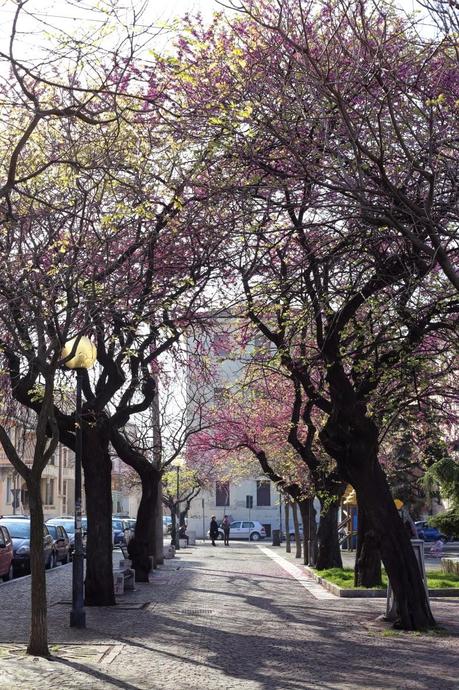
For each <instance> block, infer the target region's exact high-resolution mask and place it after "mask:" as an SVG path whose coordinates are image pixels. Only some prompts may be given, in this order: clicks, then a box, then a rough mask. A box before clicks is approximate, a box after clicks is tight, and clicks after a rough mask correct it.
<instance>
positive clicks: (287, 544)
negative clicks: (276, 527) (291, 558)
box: [284, 501, 292, 553]
mask: <svg viewBox="0 0 459 690" xmlns="http://www.w3.org/2000/svg"><path fill="white" fill-rule="evenodd" d="M284 516H285V551H286V553H291V551H292V547H291V545H290V503H289V502H288V501H285V503H284Z"/></svg>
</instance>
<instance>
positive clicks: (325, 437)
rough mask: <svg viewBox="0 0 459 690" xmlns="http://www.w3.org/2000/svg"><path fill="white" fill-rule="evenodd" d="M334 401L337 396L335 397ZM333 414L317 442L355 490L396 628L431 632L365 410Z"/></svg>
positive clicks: (432, 623) (416, 571) (417, 572)
mask: <svg viewBox="0 0 459 690" xmlns="http://www.w3.org/2000/svg"><path fill="white" fill-rule="evenodd" d="M336 395H337V396H338V393H336ZM340 408H341V404H340V405H339V408H338V409H336V410H335V411H334V412H333V413H332V414H331V415H330V416H329V418H328V420H327V422H326V424H325V427H324V428H323V429H322V431H321V433H320V438H321V440H322V442H323V444H324V447H325V449H326V450H327V452H328V453H329V454H330V455H331V456H332V457H333V458H334V459H335V460H336V462H337V465H338V471H339V473H340V475H341V476H342V477H343V478H345V479H346V480H347V481H348V482H349V483H350V484H351V485H352V486H353V487H354V489H355V491H356V496H357V503H358V506H359V510H360V511H362V510H363V511H364V513H365V520H366V519H368V524H369V525H370V526H371V529H372V531H373V533H374V538H375V539H376V541H377V543H378V544H379V547H380V552H381V557H382V560H383V563H384V565H385V568H386V572H387V574H388V576H389V579H390V582H391V585H392V589H393V591H394V595H395V598H396V601H397V610H398V619H397V621H396V626H397V627H400V628H403V629H405V630H423V629H427V628H430V627H433V626H435V620H434V618H433V615H432V612H431V610H430V604H429V600H428V595H427V593H426V590H425V587H424V582H423V579H422V576H421V572H420V570H419V567H418V564H417V561H416V557H415V554H414V551H413V548H412V546H411V542H410V540H409V537H408V534H407V533H406V531H405V529H404V527H403V523H402V521H401V519H400V516H399V514H398V512H397V509H396V507H395V505H394V501H393V498H392V495H391V493H390V489H389V485H388V482H387V479H386V476H385V474H384V472H383V470H382V469H381V466H380V465H379V462H378V430H377V428H376V426H375V424H374V423H373V422H372V420H370V419H369V418H368V417H367V416H366V414H365V411H364V409H362V410H359V409H358V408H357V406H355V408H354V409H353V410H351V412H346V411H345V410H344V409H340Z"/></svg>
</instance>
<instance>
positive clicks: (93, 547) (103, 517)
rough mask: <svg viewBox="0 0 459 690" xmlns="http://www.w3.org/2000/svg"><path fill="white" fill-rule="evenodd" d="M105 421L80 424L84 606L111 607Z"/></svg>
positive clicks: (109, 465) (109, 491) (109, 493)
mask: <svg viewBox="0 0 459 690" xmlns="http://www.w3.org/2000/svg"><path fill="white" fill-rule="evenodd" d="M108 448H109V436H108V429H107V427H106V423H105V420H102V419H100V420H97V422H96V424H95V425H92V426H91V425H90V423H88V422H87V421H86V420H85V422H84V423H83V458H82V461H83V470H84V483H85V493H86V513H87V516H88V535H87V544H86V579H85V604H86V605H87V606H113V605H114V604H115V603H116V602H115V593H114V587H113V536H112V484H111V473H112V462H111V459H110V454H109V451H108Z"/></svg>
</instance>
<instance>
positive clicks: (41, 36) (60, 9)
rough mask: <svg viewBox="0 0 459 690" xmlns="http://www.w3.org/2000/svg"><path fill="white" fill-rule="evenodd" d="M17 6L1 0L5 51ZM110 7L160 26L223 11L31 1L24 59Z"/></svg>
mask: <svg viewBox="0 0 459 690" xmlns="http://www.w3.org/2000/svg"><path fill="white" fill-rule="evenodd" d="M396 3H397V4H398V5H400V6H401V7H402V8H403V9H405V10H406V11H412V10H413V8H414V7H415V6H416V5H417V0H396ZM228 4H229V3H228ZM16 6H17V2H16V0H0V50H2V51H5V52H6V49H7V45H8V40H9V34H10V30H11V24H12V19H13V15H14V11H15V8H16ZM109 6H112V7H116V9H117V11H118V12H119V16H120V17H121V18H123V16H124V18H127V17H128V16H132V8H133V7H134V8H135V9H136V10H137V11H138V10H139V9H140V8H142V7H143V13H142V19H141V22H140V23H141V24H144V25H145V24H148V25H151V24H156V25H158V26H162V25H164V23H167V22H170V21H171V20H172V19H173V18H174V17H180V16H183V15H184V14H185V13H187V12H190V13H194V12H201V13H202V14H203V16H204V17H205V18H210V17H211V16H212V13H213V12H216V11H221V10H222V6H221V5H220V4H219V3H218V2H217V0H27V2H26V3H25V5H24V10H23V12H22V16H21V20H20V22H19V36H18V39H17V50H18V51H19V52H20V53H21V59H23V58H24V56H30V57H33V56H35V57H36V56H37V55H39V54H40V50H41V48H42V47H44V46H45V45H46V44H47V43H48V44H49V41H50V40H52V39H51V38H50V35H51V34H53V35H55V34H56V30H59V31H62V32H68V33H73V32H74V30H75V28H76V29H77V30H78V29H81V27H82V26H86V27H88V30H91V29H93V30H94V32H97V27H98V26H100V25H101V23H102V21H103V19H104V13H103V11H101V9H96V8H97V7H99V8H102V10H103V9H104V8H106V7H109ZM227 11H229V10H227ZM32 17H33V18H32Z"/></svg>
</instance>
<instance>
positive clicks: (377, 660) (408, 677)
mask: <svg viewBox="0 0 459 690" xmlns="http://www.w3.org/2000/svg"><path fill="white" fill-rule="evenodd" d="M265 548H268V549H269V550H270V551H272V552H273V553H274V554H276V559H273V558H272V557H270V556H269V555H268V554H266V552H265V551H264V549H265ZM279 556H281V557H282V556H283V551H282V550H280V549H275V548H272V547H269V546H268V545H263V550H262V549H260V548H258V546H257V545H255V544H238V545H236V544H234V543H233V544H231V546H230V547H229V548H225V547H224V546H223V545H221V544H219V545H218V546H217V547H216V548H213V547H212V546H207V545H199V546H196V547H192V548H190V549H187V550H183V551H181V552H180V555H179V556H178V557H177V558H176V559H174V560H173V561H168V562H167V563H166V565H165V566H163V567H162V568H161V569H159V570H158V571H156V572H155V573H154V574H153V575H152V577H151V582H150V583H148V584H137V585H136V591H135V592H134V593H127V594H126V595H124V596H123V597H120V598H119V604H118V606H116V607H110V608H105V609H94V608H92V609H87V626H88V627H87V629H86V630H75V629H71V628H69V627H68V618H69V604H68V603H66V602H68V601H69V599H70V575H71V569H70V567H69V566H64V567H60V568H57V569H55V570H53V571H51V572H49V573H48V575H47V580H48V589H49V604H50V607H49V611H50V620H49V627H50V641H51V645H52V652H53V655H54V657H53V659H52V660H46V659H34V658H31V657H27V656H26V655H25V654H24V645H25V642H26V640H27V628H28V617H29V613H28V595H29V593H28V588H29V586H30V579H29V578H23V579H20V580H15V581H13V582H11V583H5V584H4V585H0V657H1V659H0V689H1V690H19V689H20V690H51V689H53V690H54V689H55V688H58V687H61V688H65V689H66V690H67V689H68V690H101V689H104V690H111V689H113V688H118V689H123V690H172V689H174V690H210V689H212V690H300V689H301V690H304V689H307V690H309V689H311V690H316V689H324V690H335V689H336V690H351V688H352V690H369V689H370V688H371V690H389V689H390V690H394V689H398V688H400V689H402V688H403V690H453V688H455V689H456V690H457V688H458V678H459V654H458V652H459V624H458V613H459V602H458V601H457V600H452V599H450V600H445V599H444V600H441V601H440V600H438V601H435V602H434V603H433V607H434V612H435V614H436V616H437V618H438V620H439V621H440V623H442V624H443V625H445V626H447V627H448V628H449V631H450V632H449V634H445V635H413V634H406V633H395V632H393V631H391V630H387V629H385V628H384V627H383V626H382V625H381V624H379V623H376V622H375V618H376V616H377V615H378V614H379V613H381V611H382V606H383V602H381V601H378V600H365V601H357V600H349V601H346V600H343V599H339V598H328V599H317V598H316V597H315V596H313V593H311V591H309V590H308V588H306V587H305V586H304V584H303V583H302V582H301V581H298V580H297V579H295V577H293V572H289V569H288V568H287V569H285V567H284V565H285V564H284V563H282V562H281V561H279ZM288 563H290V564H291V563H293V561H292V559H290V558H289V559H288ZM296 565H298V562H297V563H296ZM62 602H64V603H62ZM451 633H453V634H451Z"/></svg>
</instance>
